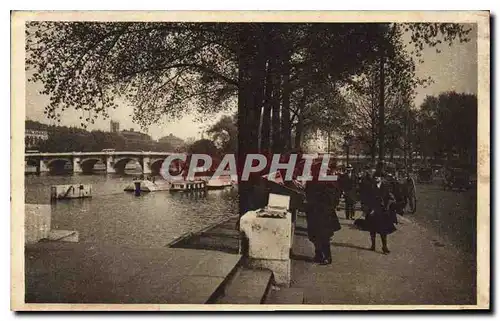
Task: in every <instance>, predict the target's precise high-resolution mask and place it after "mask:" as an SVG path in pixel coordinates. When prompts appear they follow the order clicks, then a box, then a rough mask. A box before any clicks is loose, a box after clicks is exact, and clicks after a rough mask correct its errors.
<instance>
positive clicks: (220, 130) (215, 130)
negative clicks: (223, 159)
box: [206, 115, 238, 153]
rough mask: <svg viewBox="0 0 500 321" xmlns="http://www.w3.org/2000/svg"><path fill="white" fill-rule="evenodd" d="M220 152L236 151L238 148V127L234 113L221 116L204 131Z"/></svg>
mask: <svg viewBox="0 0 500 321" xmlns="http://www.w3.org/2000/svg"><path fill="white" fill-rule="evenodd" d="M206 133H207V134H208V135H210V136H211V138H212V140H213V141H214V143H215V144H216V146H217V148H218V149H219V150H220V151H221V152H222V153H236V150H237V148H238V141H237V138H238V128H237V127H236V115H234V116H222V117H221V118H220V119H219V120H218V121H217V122H216V123H215V124H214V125H212V126H210V127H209V128H208V130H207V131H206Z"/></svg>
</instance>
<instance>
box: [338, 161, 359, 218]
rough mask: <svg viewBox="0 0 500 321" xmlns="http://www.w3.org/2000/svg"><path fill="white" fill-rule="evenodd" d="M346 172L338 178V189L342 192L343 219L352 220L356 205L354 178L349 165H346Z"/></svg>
mask: <svg viewBox="0 0 500 321" xmlns="http://www.w3.org/2000/svg"><path fill="white" fill-rule="evenodd" d="M346 169H347V171H346V173H345V174H343V175H342V176H341V177H340V188H341V189H342V191H343V192H344V199H345V218H346V219H348V220H351V219H354V205H355V204H356V187H357V186H356V185H357V184H356V177H355V176H354V174H353V173H352V166H351V164H349V165H347V168H346Z"/></svg>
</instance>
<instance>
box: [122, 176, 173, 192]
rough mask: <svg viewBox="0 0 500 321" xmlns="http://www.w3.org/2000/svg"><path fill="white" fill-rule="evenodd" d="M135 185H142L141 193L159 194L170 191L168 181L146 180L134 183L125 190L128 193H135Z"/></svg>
mask: <svg viewBox="0 0 500 321" xmlns="http://www.w3.org/2000/svg"><path fill="white" fill-rule="evenodd" d="M135 183H140V184H141V192H158V191H168V190H170V183H169V182H167V181H155V182H153V181H150V180H146V179H137V180H134V181H132V183H130V184H129V185H127V186H126V187H125V189H124V191H126V192H135Z"/></svg>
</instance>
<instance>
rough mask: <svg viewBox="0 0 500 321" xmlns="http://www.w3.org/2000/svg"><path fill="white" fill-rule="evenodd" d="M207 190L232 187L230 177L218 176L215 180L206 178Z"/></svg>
mask: <svg viewBox="0 0 500 321" xmlns="http://www.w3.org/2000/svg"><path fill="white" fill-rule="evenodd" d="M206 182H207V188H208V189H223V188H226V187H232V186H233V180H232V178H231V176H220V177H216V178H211V177H209V178H207V179H206Z"/></svg>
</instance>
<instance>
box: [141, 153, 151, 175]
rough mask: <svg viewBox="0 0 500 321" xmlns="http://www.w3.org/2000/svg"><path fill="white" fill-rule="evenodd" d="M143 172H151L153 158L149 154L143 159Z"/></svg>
mask: <svg viewBox="0 0 500 321" xmlns="http://www.w3.org/2000/svg"><path fill="white" fill-rule="evenodd" d="M141 163H142V164H141V166H142V173H143V174H151V159H150V158H149V156H143V157H142V161H141Z"/></svg>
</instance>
